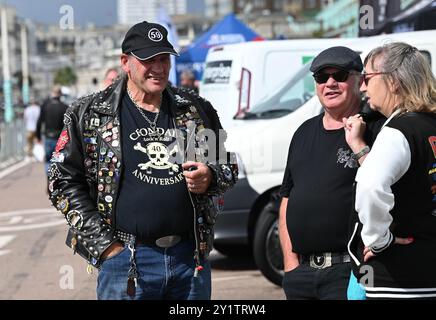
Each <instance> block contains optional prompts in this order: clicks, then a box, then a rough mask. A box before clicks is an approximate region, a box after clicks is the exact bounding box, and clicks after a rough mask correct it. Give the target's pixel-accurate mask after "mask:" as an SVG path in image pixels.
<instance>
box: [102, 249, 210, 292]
mask: <svg viewBox="0 0 436 320" xmlns="http://www.w3.org/2000/svg"><path fill="white" fill-rule="evenodd" d="M193 255H194V243H193V242H192V241H182V242H180V243H178V244H177V245H175V246H173V247H171V248H159V247H154V246H137V247H136V254H135V257H136V265H137V269H138V274H139V279H138V284H137V287H136V293H135V296H134V297H130V296H129V295H127V292H126V290H127V273H128V271H129V268H130V262H129V259H130V250H129V248H128V247H127V246H125V247H124V249H123V250H122V251H121V252H120V253H118V254H117V255H115V256H114V257H110V258H108V259H106V260H105V261H103V263H102V264H101V266H100V270H99V273H98V279H97V298H98V299H99V300H210V295H211V272H210V265H209V262H208V261H207V260H206V261H202V266H203V270H201V271H200V272H199V273H198V277H194V268H195V262H194V258H193Z"/></svg>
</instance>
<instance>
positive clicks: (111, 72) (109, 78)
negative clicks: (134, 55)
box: [102, 68, 119, 90]
mask: <svg viewBox="0 0 436 320" xmlns="http://www.w3.org/2000/svg"><path fill="white" fill-rule="evenodd" d="M118 76H119V71H118V69H117V68H109V69H108V70H107V71H106V73H105V75H104V79H103V83H102V90H103V89H106V88H107V87H109V86H110V85H111V84H112V83H113V82H114V80H115V79H116V78H117V77H118Z"/></svg>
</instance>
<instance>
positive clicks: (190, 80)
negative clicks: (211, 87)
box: [180, 69, 198, 93]
mask: <svg viewBox="0 0 436 320" xmlns="http://www.w3.org/2000/svg"><path fill="white" fill-rule="evenodd" d="M180 87H182V88H186V89H189V90H194V91H195V92H196V93H198V86H197V83H196V80H195V75H194V73H193V72H192V71H191V70H187V69H186V70H183V71H182V73H181V74H180Z"/></svg>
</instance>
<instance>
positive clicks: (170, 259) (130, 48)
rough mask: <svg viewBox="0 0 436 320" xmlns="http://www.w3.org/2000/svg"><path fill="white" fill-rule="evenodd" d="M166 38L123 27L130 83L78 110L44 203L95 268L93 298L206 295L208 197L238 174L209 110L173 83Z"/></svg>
mask: <svg viewBox="0 0 436 320" xmlns="http://www.w3.org/2000/svg"><path fill="white" fill-rule="evenodd" d="M167 34H168V33H167V31H166V29H165V28H164V27H163V26H161V25H159V24H156V23H148V22H146V21H144V22H141V23H138V24H136V25H134V26H133V27H132V28H130V30H129V31H128V32H127V34H126V36H125V38H124V40H123V43H122V55H121V68H122V69H123V71H124V72H125V74H124V75H123V76H122V77H120V78H118V79H117V80H116V81H114V83H113V84H111V85H110V86H109V87H107V88H106V89H105V90H103V91H101V92H97V93H95V94H92V95H90V96H87V97H82V98H80V99H79V100H78V101H76V102H75V103H73V105H72V106H71V108H69V109H68V110H67V113H66V115H65V119H64V122H65V127H64V129H63V131H62V134H61V137H62V139H60V140H59V141H58V146H57V151H56V156H53V157H52V161H51V162H52V163H51V167H50V174H49V176H50V185H49V189H50V200H51V201H52V202H53V204H54V205H55V206H56V208H57V209H58V210H59V211H61V212H62V213H63V214H64V215H65V218H66V220H67V221H68V223H69V225H70V230H69V234H68V237H67V245H68V246H70V247H71V248H72V249H73V251H74V252H77V253H78V254H79V255H80V256H82V257H84V258H85V259H86V260H87V261H88V262H89V264H90V265H92V266H94V267H97V268H99V274H98V284H97V298H98V299H111V300H119V299H125V300H130V299H134V300H145V299H171V300H184V299H189V300H198V299H210V297H211V271H210V264H209V262H208V255H209V252H210V251H211V250H212V244H213V236H214V230H213V228H214V224H215V220H216V215H217V208H216V207H215V205H214V201H213V197H214V196H222V194H223V193H224V192H225V191H226V190H227V189H229V188H231V187H232V186H233V184H234V183H235V182H236V179H237V176H238V172H237V166H236V161H235V158H234V157H231V155H230V154H228V153H227V152H225V148H224V140H225V135H224V134H223V133H222V132H220V130H222V127H221V124H220V121H219V118H218V115H217V113H216V111H215V109H214V108H213V107H212V105H211V104H210V103H209V102H208V101H206V100H205V99H203V98H201V97H200V96H198V95H197V94H196V93H194V92H192V91H188V90H186V89H180V88H172V87H170V86H169V85H168V76H169V70H170V67H171V64H170V54H173V55H178V53H177V52H176V51H175V50H174V48H173V46H172V45H171V43H169V42H168V39H167ZM220 133H221V134H220Z"/></svg>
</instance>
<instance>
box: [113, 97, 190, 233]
mask: <svg viewBox="0 0 436 320" xmlns="http://www.w3.org/2000/svg"><path fill="white" fill-rule="evenodd" d="M166 101H167V99H165V96H164V98H163V103H162V106H161V110H160V113H159V115H158V118H157V123H156V124H157V125H156V130H153V128H152V127H151V126H150V124H149V123H148V121H147V120H146V119H145V118H144V115H145V117H147V118H148V119H149V121H150V122H153V121H154V119H155V117H156V113H152V112H148V111H146V110H144V109H141V110H142V112H143V114H144V115H142V114H141V113H140V111H139V110H138V108H137V107H136V106H135V104H133V102H132V101H131V100H130V98H129V97H128V95H127V94H126V95H124V97H123V101H122V108H121V130H122V131H121V132H122V135H121V139H122V152H123V177H122V181H121V189H120V195H119V198H118V201H117V210H116V224H117V228H118V229H120V230H122V231H125V232H129V233H133V234H136V235H137V236H138V237H143V238H156V237H162V236H166V235H170V234H179V235H181V234H186V233H187V232H188V231H189V230H190V229H191V225H192V224H193V220H192V217H193V208H192V203H191V200H190V198H189V193H188V190H187V187H186V181H185V178H184V176H183V169H182V166H181V161H180V159H181V158H182V156H183V155H181V154H180V149H179V148H178V147H177V143H176V134H175V132H176V131H175V128H174V124H173V119H172V117H171V115H170V111H169V107H168V106H167V102H166Z"/></svg>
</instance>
